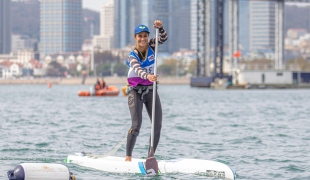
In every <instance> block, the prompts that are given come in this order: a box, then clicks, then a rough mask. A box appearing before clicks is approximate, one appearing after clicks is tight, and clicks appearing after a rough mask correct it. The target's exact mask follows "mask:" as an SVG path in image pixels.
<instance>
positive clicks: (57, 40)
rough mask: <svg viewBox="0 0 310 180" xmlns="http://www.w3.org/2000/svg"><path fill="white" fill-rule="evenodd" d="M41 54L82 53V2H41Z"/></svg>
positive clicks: (45, 0) (68, 0) (51, 0)
mask: <svg viewBox="0 0 310 180" xmlns="http://www.w3.org/2000/svg"><path fill="white" fill-rule="evenodd" d="M40 18H41V19H40V53H41V54H43V55H49V54H54V53H62V52H76V51H80V50H81V47H82V42H83V40H82V0H41V7H40Z"/></svg>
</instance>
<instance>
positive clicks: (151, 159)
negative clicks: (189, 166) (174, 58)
mask: <svg viewBox="0 0 310 180" xmlns="http://www.w3.org/2000/svg"><path fill="white" fill-rule="evenodd" d="M158 36H159V30H158V28H156V42H155V60H154V61H155V62H154V75H155V76H157V51H158ZM155 101H156V81H154V82H153V102H152V128H151V147H150V151H149V154H148V157H147V159H146V161H145V169H146V173H147V175H153V176H154V175H157V174H159V172H158V163H157V160H156V159H155V155H154V148H153V145H154V124H155Z"/></svg>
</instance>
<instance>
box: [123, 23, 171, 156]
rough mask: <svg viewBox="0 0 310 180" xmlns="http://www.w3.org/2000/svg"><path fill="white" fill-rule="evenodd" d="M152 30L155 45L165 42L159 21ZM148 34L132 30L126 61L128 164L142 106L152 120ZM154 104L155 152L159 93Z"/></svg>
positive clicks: (139, 28) (151, 61)
mask: <svg viewBox="0 0 310 180" xmlns="http://www.w3.org/2000/svg"><path fill="white" fill-rule="evenodd" d="M154 28H158V29H159V38H158V43H159V44H163V43H164V42H165V41H166V40H167V33H166V31H165V30H164V28H163V26H162V21H160V20H155V22H154ZM149 34H150V31H149V29H148V27H147V26H145V25H143V24H140V25H138V26H137V27H136V28H135V30H134V39H135V41H136V46H135V48H134V49H133V50H132V51H131V52H130V54H129V56H128V58H127V60H126V64H127V66H128V67H129V71H128V78H127V81H128V84H129V86H128V88H127V95H128V106H129V111H130V114H131V120H132V125H131V128H130V129H129V132H128V135H127V145H126V158H125V161H131V157H132V151H133V148H134V146H135V143H136V139H137V136H138V135H139V132H140V128H141V124H142V108H143V104H144V105H145V108H146V110H147V113H148V115H149V117H150V119H151V120H152V99H153V82H157V75H155V74H154V60H155V41H156V39H155V38H152V39H150V40H149ZM155 104H156V105H155V122H154V126H155V127H154V141H153V142H154V144H153V146H154V147H153V148H154V151H155V150H156V147H157V145H158V142H159V138H160V131H161V127H162V109H161V103H160V99H159V96H158V93H157V94H156V102H155Z"/></svg>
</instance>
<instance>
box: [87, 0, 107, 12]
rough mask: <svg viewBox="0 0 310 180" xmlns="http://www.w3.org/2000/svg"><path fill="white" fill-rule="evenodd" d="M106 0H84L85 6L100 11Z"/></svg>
mask: <svg viewBox="0 0 310 180" xmlns="http://www.w3.org/2000/svg"><path fill="white" fill-rule="evenodd" d="M105 1H106V0H83V8H87V9H91V10H95V11H100V8H101V6H102V5H103V3H104V2H105Z"/></svg>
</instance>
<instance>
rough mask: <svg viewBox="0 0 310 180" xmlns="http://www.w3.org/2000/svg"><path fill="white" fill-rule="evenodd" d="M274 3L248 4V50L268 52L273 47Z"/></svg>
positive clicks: (252, 2)
mask: <svg viewBox="0 0 310 180" xmlns="http://www.w3.org/2000/svg"><path fill="white" fill-rule="evenodd" d="M274 17H275V2H261V1H251V2H250V49H251V51H260V50H270V49H274V46H275V18H274Z"/></svg>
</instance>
